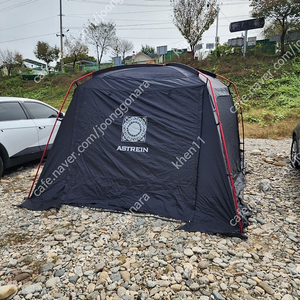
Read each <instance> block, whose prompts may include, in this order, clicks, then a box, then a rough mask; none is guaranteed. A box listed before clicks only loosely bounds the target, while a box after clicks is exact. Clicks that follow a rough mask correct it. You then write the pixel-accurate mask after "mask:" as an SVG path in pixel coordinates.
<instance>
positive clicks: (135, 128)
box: [122, 117, 147, 142]
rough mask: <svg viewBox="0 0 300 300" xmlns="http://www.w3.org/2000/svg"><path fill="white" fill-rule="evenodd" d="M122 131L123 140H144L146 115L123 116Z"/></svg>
mask: <svg viewBox="0 0 300 300" xmlns="http://www.w3.org/2000/svg"><path fill="white" fill-rule="evenodd" d="M122 131H123V135H122V141H123V142H145V141H146V131H147V117H125V118H124V122H123V127H122Z"/></svg>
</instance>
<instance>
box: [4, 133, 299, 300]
mask: <svg viewBox="0 0 300 300" xmlns="http://www.w3.org/2000/svg"><path fill="white" fill-rule="evenodd" d="M290 143H291V140H290V139H286V140H280V141H275V140H254V139H247V140H246V160H247V162H248V169H247V170H248V171H249V172H250V173H249V174H248V175H247V181H248V184H247V187H246V191H245V201H246V203H247V204H248V205H249V206H250V207H251V209H252V210H253V216H252V218H251V219H250V226H249V227H248V228H247V230H246V234H247V236H248V240H241V239H238V238H226V237H224V236H220V235H213V236H209V235H205V234H203V233H201V232H196V233H189V232H184V231H180V230H177V227H178V226H179V225H180V223H178V222H169V221H167V220H162V219H158V218H155V217H152V216H147V217H143V216H141V215H137V214H128V215H125V217H122V215H121V214H119V213H108V212H103V211H101V210H90V209H86V208H76V207H68V206H63V207H62V209H61V210H60V211H59V212H56V211H55V210H50V211H44V212H32V211H27V210H24V209H20V208H17V207H15V206H13V205H16V204H20V203H21V202H22V199H23V197H24V196H26V194H27V193H28V190H29V187H30V184H31V182H32V178H33V173H34V170H35V168H36V165H29V166H26V167H23V168H20V169H18V170H14V171H11V172H9V173H7V174H6V175H5V176H4V177H3V178H2V180H1V185H0V191H1V199H0V207H1V211H0V217H1V224H0V231H1V238H0V299H3V298H1V291H2V293H3V290H5V289H6V288H12V287H11V286H8V285H14V287H13V288H16V289H17V292H16V293H15V294H14V295H12V296H11V298H10V299H15V300H19V299H47V300H51V299H63V300H68V299H101V300H104V299H107V300H109V299H128V300H130V299H167V300H170V299H200V300H209V299H219V300H222V299H236V300H240V299H247V300H251V299H279V300H293V299H294V300H296V299H300V250H299V241H300V235H299V213H300V208H299V207H300V193H299V179H300V175H299V173H298V172H295V171H293V170H292V169H291V168H290V167H289V163H288V157H289V150H290Z"/></svg>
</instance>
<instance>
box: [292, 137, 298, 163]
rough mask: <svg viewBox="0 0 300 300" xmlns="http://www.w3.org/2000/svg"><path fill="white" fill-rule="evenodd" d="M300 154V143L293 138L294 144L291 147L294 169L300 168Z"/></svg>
mask: <svg viewBox="0 0 300 300" xmlns="http://www.w3.org/2000/svg"><path fill="white" fill-rule="evenodd" d="M299 159H300V154H299V149H298V143H297V140H296V138H295V137H293V143H292V147H291V165H292V167H293V168H296V169H299V168H300V161H299Z"/></svg>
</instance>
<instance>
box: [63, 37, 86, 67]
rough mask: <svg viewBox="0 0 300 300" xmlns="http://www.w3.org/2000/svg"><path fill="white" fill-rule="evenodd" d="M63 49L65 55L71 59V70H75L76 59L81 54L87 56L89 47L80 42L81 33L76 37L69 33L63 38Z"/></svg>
mask: <svg viewBox="0 0 300 300" xmlns="http://www.w3.org/2000/svg"><path fill="white" fill-rule="evenodd" d="M65 51H66V56H67V57H68V58H69V59H70V60H71V61H72V63H73V71H74V70H75V64H76V61H77V60H78V59H79V57H81V56H87V55H88V52H89V49H88V47H87V46H86V45H84V44H83V42H82V35H80V36H79V37H78V38H75V37H74V36H72V35H70V36H69V37H67V38H66V40H65Z"/></svg>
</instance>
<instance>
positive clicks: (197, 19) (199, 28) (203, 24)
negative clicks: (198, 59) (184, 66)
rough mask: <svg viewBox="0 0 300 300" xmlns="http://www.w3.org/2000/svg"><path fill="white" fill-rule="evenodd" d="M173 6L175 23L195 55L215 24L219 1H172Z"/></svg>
mask: <svg viewBox="0 0 300 300" xmlns="http://www.w3.org/2000/svg"><path fill="white" fill-rule="evenodd" d="M170 1H171V5H172V6H173V13H174V16H173V22H174V25H175V26H176V27H177V28H178V29H179V31H180V33H181V34H182V36H183V37H184V38H185V39H186V40H187V42H188V43H189V45H190V48H191V51H192V52H193V54H194V53H195V46H196V44H197V43H198V42H199V41H200V40H201V39H202V35H203V33H204V32H205V31H207V30H208V29H209V27H210V26H211V25H212V24H213V22H214V20H215V18H216V16H217V14H218V10H219V7H218V5H217V0H211V1H209V3H208V1H207V0H170Z"/></svg>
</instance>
